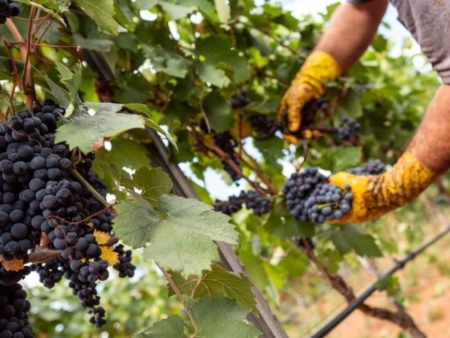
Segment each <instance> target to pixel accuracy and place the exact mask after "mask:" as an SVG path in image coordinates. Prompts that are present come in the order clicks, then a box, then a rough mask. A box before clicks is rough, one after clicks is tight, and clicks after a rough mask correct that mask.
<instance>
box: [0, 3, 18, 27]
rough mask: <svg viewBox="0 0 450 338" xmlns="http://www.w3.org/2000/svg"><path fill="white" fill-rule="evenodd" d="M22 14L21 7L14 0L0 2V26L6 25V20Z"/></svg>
mask: <svg viewBox="0 0 450 338" xmlns="http://www.w3.org/2000/svg"><path fill="white" fill-rule="evenodd" d="M19 14H20V7H19V5H18V4H16V3H15V2H14V1H12V0H0V24H4V23H5V22H6V19H8V18H10V17H14V16H18V15H19Z"/></svg>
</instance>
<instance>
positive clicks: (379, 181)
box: [329, 152, 437, 224]
mask: <svg viewBox="0 0 450 338" xmlns="http://www.w3.org/2000/svg"><path fill="white" fill-rule="evenodd" d="M436 177H437V174H435V173H434V172H433V171H431V170H430V169H428V168H427V167H426V166H425V165H424V164H423V163H422V162H421V161H420V160H419V159H417V158H416V157H415V156H414V155H412V154H411V153H410V152H405V153H404V154H403V155H402V157H401V158H400V159H399V160H398V162H397V163H396V164H395V165H394V167H392V168H391V169H389V170H388V171H386V172H385V173H383V174H381V175H376V176H357V175H353V174H349V173H344V172H340V173H337V174H335V175H332V176H331V177H330V179H329V180H330V184H334V185H337V186H339V187H340V188H342V189H344V185H345V184H348V185H350V188H351V192H352V193H353V202H352V207H351V209H350V211H349V212H348V213H347V214H345V215H344V217H342V218H340V219H336V220H332V221H330V222H329V223H330V224H343V223H362V222H366V221H370V220H372V219H374V218H378V217H380V216H382V215H384V214H385V213H387V212H389V211H391V210H394V209H396V208H398V207H401V206H402V205H405V204H407V203H410V202H411V201H413V200H414V199H415V198H416V197H417V196H418V195H419V194H420V193H421V192H422V191H424V190H425V189H426V188H427V187H428V186H429V185H430V184H431V183H432V182H433V180H434V179H435V178H436Z"/></svg>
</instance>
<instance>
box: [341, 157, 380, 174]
mask: <svg viewBox="0 0 450 338" xmlns="http://www.w3.org/2000/svg"><path fill="white" fill-rule="evenodd" d="M385 171H386V166H385V164H384V163H383V162H381V161H380V160H369V161H367V163H366V164H364V166H362V167H359V168H352V169H348V170H347V172H348V173H350V174H353V175H358V176H369V175H380V174H382V173H384V172H385Z"/></svg>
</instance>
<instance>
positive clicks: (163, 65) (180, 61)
mask: <svg viewBox="0 0 450 338" xmlns="http://www.w3.org/2000/svg"><path fill="white" fill-rule="evenodd" d="M142 50H143V52H144V54H145V56H147V57H148V58H149V59H150V60H151V61H152V66H153V68H154V69H155V71H157V72H164V73H166V74H168V75H170V76H175V77H179V78H184V77H185V76H186V75H187V74H188V71H189V62H188V61H187V60H186V59H185V58H183V57H182V56H181V55H178V54H176V53H173V52H169V51H166V50H164V49H163V48H162V47H161V46H149V45H145V44H143V45H142Z"/></svg>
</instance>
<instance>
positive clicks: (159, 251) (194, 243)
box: [114, 195, 238, 276]
mask: <svg viewBox="0 0 450 338" xmlns="http://www.w3.org/2000/svg"><path fill="white" fill-rule="evenodd" d="M116 210H117V212H118V216H117V217H116V218H115V220H114V223H115V225H114V232H115V234H116V235H117V236H118V237H119V238H121V239H122V241H123V242H124V243H126V244H128V245H130V246H133V247H142V246H143V245H144V244H146V243H147V242H150V243H149V244H148V246H147V247H146V249H145V250H144V257H145V258H146V259H154V260H155V261H156V262H157V263H158V264H161V265H163V266H165V267H167V268H168V269H171V270H174V271H180V272H181V273H182V274H183V275H185V276H189V275H197V274H201V273H202V271H203V270H208V269H210V264H211V261H213V260H218V259H219V254H218V250H217V246H216V244H215V243H214V241H222V242H225V243H229V244H236V243H237V240H238V234H237V232H236V230H235V229H234V227H233V225H231V224H230V223H229V221H230V218H229V217H228V216H226V215H224V214H221V213H218V212H215V211H213V210H212V207H211V206H210V205H207V204H204V203H202V202H199V201H197V200H194V199H187V198H182V197H178V196H168V195H163V196H161V197H160V198H159V199H158V201H157V207H156V208H153V207H152V206H151V204H149V203H148V202H147V201H145V200H144V199H143V198H139V199H137V200H136V201H134V202H130V201H126V202H122V203H119V204H118V205H117V206H116Z"/></svg>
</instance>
